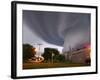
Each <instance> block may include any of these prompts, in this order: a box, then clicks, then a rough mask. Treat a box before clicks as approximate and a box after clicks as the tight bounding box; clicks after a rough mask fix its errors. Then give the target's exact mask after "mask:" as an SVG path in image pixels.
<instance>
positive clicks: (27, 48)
mask: <svg viewBox="0 0 100 80" xmlns="http://www.w3.org/2000/svg"><path fill="white" fill-rule="evenodd" d="M35 54H36V52H35V48H34V47H33V46H32V45H30V44H23V62H25V61H27V60H28V59H29V58H31V57H34V56H35Z"/></svg>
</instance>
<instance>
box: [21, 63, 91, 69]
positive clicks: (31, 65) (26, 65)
mask: <svg viewBox="0 0 100 80" xmlns="http://www.w3.org/2000/svg"><path fill="white" fill-rule="evenodd" d="M82 66H90V65H89V64H88V65H85V64H80V63H78V64H76V63H69V62H66V63H24V64H23V69H39V68H59V67H82Z"/></svg>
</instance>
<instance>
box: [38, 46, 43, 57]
mask: <svg viewBox="0 0 100 80" xmlns="http://www.w3.org/2000/svg"><path fill="white" fill-rule="evenodd" d="M41 45H42V44H38V46H39V51H38V56H41V54H40V46H41Z"/></svg>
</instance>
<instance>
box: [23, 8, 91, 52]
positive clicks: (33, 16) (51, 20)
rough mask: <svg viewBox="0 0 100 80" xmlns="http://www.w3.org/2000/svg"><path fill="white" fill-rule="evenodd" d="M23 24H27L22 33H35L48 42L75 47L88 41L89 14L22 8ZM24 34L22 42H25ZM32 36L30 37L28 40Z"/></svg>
mask: <svg viewBox="0 0 100 80" xmlns="http://www.w3.org/2000/svg"><path fill="white" fill-rule="evenodd" d="M23 25H27V26H26V27H27V28H28V30H25V31H24V32H25V33H24V34H23V36H24V35H26V34H28V33H30V32H31V33H30V36H33V35H34V34H36V35H37V36H38V37H39V39H41V40H42V41H44V42H47V43H49V44H53V45H57V46H61V47H64V51H67V50H69V46H71V47H72V48H75V47H77V46H79V45H81V44H86V43H90V14H88V13H70V12H51V11H31V10H30V11H29V10H28V11H27V10H23ZM27 38H28V39H29V37H27V36H24V37H23V42H27ZM31 39H32V40H33V38H31V37H30V41H32V40H31Z"/></svg>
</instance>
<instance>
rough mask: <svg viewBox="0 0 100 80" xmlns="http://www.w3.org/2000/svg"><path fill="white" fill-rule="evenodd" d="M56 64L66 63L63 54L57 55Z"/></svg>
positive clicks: (55, 57) (54, 58)
mask: <svg viewBox="0 0 100 80" xmlns="http://www.w3.org/2000/svg"><path fill="white" fill-rule="evenodd" d="M53 60H54V62H64V61H65V56H64V55H62V54H59V55H55V56H54V57H53Z"/></svg>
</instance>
